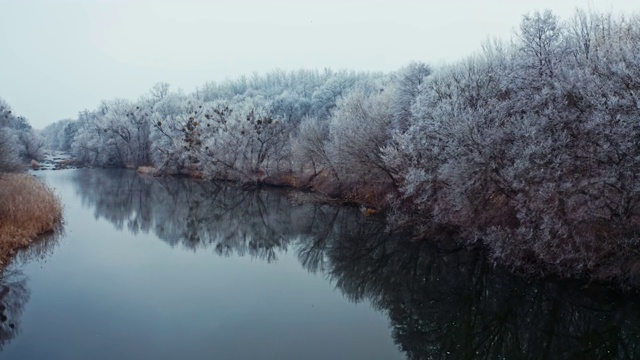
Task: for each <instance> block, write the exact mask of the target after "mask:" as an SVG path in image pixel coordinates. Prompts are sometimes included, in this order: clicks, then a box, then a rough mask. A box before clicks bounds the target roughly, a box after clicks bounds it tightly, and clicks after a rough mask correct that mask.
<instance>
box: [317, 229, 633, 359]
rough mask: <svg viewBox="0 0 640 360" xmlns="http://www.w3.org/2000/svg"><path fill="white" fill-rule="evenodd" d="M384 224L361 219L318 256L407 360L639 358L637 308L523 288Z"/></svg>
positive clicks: (609, 298)
mask: <svg viewBox="0 0 640 360" xmlns="http://www.w3.org/2000/svg"><path fill="white" fill-rule="evenodd" d="M384 226H385V225H384V224H376V223H374V222H369V223H368V226H363V227H359V228H356V229H354V230H352V231H350V232H348V233H343V234H341V236H340V237H339V238H335V239H333V243H330V244H325V245H324V246H323V247H324V250H323V251H324V252H326V253H327V257H328V258H329V261H330V263H331V266H330V275H331V278H332V279H333V281H334V282H335V283H336V285H337V287H338V288H340V289H341V290H342V291H343V292H344V293H345V294H346V295H347V296H348V297H349V298H350V299H352V300H353V301H362V300H369V301H371V302H372V303H373V305H374V306H375V307H376V308H378V309H380V310H383V311H385V312H387V313H388V315H389V317H390V320H391V322H392V325H393V337H394V339H395V341H396V343H397V344H398V345H399V347H400V348H401V349H402V350H403V351H405V352H406V353H407V356H408V357H409V358H412V359H424V358H440V357H446V354H451V356H452V357H454V358H462V359H477V358H480V359H495V358H507V359H516V358H517V359H522V358H531V359H547V358H580V357H585V358H639V357H640V348H639V346H640V343H639V342H638V341H639V340H640V329H639V327H638V324H640V319H639V316H638V315H639V314H640V304H638V303H637V302H634V301H633V300H632V299H629V298H624V297H622V296H617V295H612V294H611V293H607V292H604V291H598V290H590V291H591V293H589V290H580V289H579V288H578V287H577V286H576V285H574V284H569V283H554V282H540V283H533V282H532V283H526V282H524V281H523V280H522V279H521V278H518V277H515V276H508V275H505V274H504V273H498V272H497V271H495V270H493V269H491V266H490V265H489V264H487V263H486V262H485V260H484V257H483V256H482V254H478V253H477V252H470V251H467V250H458V251H448V252H445V251H442V250H439V249H437V248H436V247H434V246H432V245H429V244H426V243H417V242H410V241H407V240H404V239H403V238H402V236H396V235H394V234H385V232H384ZM310 257H312V258H316V257H318V255H317V254H310Z"/></svg>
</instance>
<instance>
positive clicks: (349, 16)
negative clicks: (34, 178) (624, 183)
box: [0, 0, 640, 128]
mask: <svg viewBox="0 0 640 360" xmlns="http://www.w3.org/2000/svg"><path fill="white" fill-rule="evenodd" d="M576 7H581V8H585V9H594V10H598V11H613V12H614V13H625V14H631V13H635V12H637V11H638V10H640V3H638V2H637V1H623V0H600V1H599V0H538V1H519V0H509V1H507V0H482V1H480V0H475V1H472V0H448V1H436V0H422V1H418V0H416V1H410V0H373V1H372V0H369V1H365V0H343V1H338V0H323V1H316V0H313V1H312V0H309V1H305V0H297V1H294V0H277V1H257V0H254V1H250V0H235V1H213V0H212V1H192V0H188V1H187V0H182V1H179V0H175V1H158V0H156V1H152V0H148V1H144V0H139V1H134V0H129V1H124V0H122V1H117V0H111V1H107V0H102V1H99V0H66V1H64V0H49V1H47V0H0V49H2V50H1V54H2V55H1V56H0V97H2V98H4V99H5V100H6V101H7V102H9V104H10V105H11V106H12V107H13V110H14V113H16V114H18V115H23V116H25V117H27V118H28V119H29V121H30V122H31V124H32V125H33V126H34V127H36V128H42V127H44V126H45V125H47V124H49V123H51V122H54V121H56V120H60V119H63V118H74V117H76V115H77V113H78V111H80V110H82V109H85V108H89V109H93V108H95V107H96V106H97V105H98V103H99V102H100V100H101V99H111V98H114V97H124V98H129V99H137V98H138V97H139V96H140V95H142V94H144V93H145V92H147V91H148V90H149V89H150V88H151V86H153V84H155V83H156V82H159V81H166V82H169V83H170V84H171V85H172V87H173V88H174V89H175V88H182V89H183V90H184V91H186V92H191V91H193V90H194V89H195V88H196V86H199V85H202V84H203V83H204V82H205V81H210V80H213V81H219V80H224V79H227V78H234V77H237V76H239V75H243V74H246V75H250V74H251V73H253V72H254V71H255V72H259V73H264V72H266V71H269V70H272V69H275V68H281V69H285V70H295V69H300V68H318V69H323V68H325V67H330V68H333V69H353V70H370V71H392V70H396V69H398V68H399V67H401V66H403V65H406V64H407V63H409V62H410V61H425V62H428V63H432V64H434V63H435V64H437V63H441V62H443V61H445V62H446V61H452V60H456V59H460V58H462V57H463V56H465V55H468V54H470V53H472V52H474V51H476V50H477V49H479V47H480V45H481V43H482V42H483V41H484V40H486V39H487V38H488V37H498V38H503V39H508V38H509V37H510V36H511V35H512V31H513V30H514V29H516V28H517V26H518V24H519V23H520V19H521V17H522V15H523V14H525V13H527V12H531V11H534V10H543V9H545V8H548V9H552V10H553V11H554V12H555V13H556V14H557V15H559V16H561V17H563V18H567V17H570V16H572V14H573V12H574V10H575V9H576Z"/></svg>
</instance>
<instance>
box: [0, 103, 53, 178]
mask: <svg viewBox="0 0 640 360" xmlns="http://www.w3.org/2000/svg"><path fill="white" fill-rule="evenodd" d="M44 145H45V139H44V138H43V137H42V136H40V135H39V134H37V133H36V132H35V131H34V129H33V128H32V127H31V125H30V124H29V121H28V120H27V119H25V118H24V117H22V116H17V115H15V114H14V113H13V111H12V110H11V107H10V106H9V104H7V102H6V101H4V100H3V99H2V98H0V174H1V173H3V172H7V171H13V170H18V169H19V168H20V166H21V164H23V163H24V162H25V161H26V162H28V161H29V160H39V159H41V158H42V156H43V152H42V151H43V147H44Z"/></svg>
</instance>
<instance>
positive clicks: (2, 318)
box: [0, 266, 30, 350]
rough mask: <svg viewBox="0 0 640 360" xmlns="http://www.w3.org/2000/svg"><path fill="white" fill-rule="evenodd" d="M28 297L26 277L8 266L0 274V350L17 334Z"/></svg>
mask: <svg viewBox="0 0 640 360" xmlns="http://www.w3.org/2000/svg"><path fill="white" fill-rule="evenodd" d="M29 295H30V292H29V288H28V287H27V277H26V276H25V275H24V274H23V273H22V271H20V270H18V269H16V268H15V267H14V266H9V267H8V268H6V269H4V271H2V272H0V350H2V348H3V347H4V346H5V345H6V344H8V343H9V342H10V341H11V340H13V338H14V337H15V336H16V335H17V334H18V332H19V330H20V316H21V315H22V310H23V309H24V306H25V304H26V303H27V301H28V300H29Z"/></svg>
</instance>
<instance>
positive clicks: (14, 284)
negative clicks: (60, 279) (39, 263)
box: [0, 228, 63, 351]
mask: <svg viewBox="0 0 640 360" xmlns="http://www.w3.org/2000/svg"><path fill="white" fill-rule="evenodd" d="M62 234H63V229H62V228H60V229H58V230H57V231H56V232H54V233H51V234H46V235H43V236H41V237H40V238H39V239H38V240H37V241H34V242H32V243H31V244H30V245H29V247H26V248H24V249H20V250H19V251H18V253H17V254H16V257H15V258H14V259H13V260H12V263H11V264H10V265H9V266H8V267H6V268H5V269H4V270H2V271H0V351H1V350H2V348H3V347H4V346H5V345H6V344H8V343H9V342H10V341H11V340H13V338H15V337H16V335H17V334H18V333H19V330H20V316H21V315H22V311H23V310H24V307H25V305H26V304H27V301H29V296H30V294H31V292H30V290H29V288H28V279H27V277H26V276H25V275H24V273H23V272H22V270H20V268H21V266H22V265H23V264H24V263H26V262H29V261H32V260H34V259H41V260H42V259H44V258H45V257H47V256H49V255H50V254H51V253H52V252H53V249H54V248H55V247H56V245H57V244H58V240H59V239H60V235H62Z"/></svg>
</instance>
